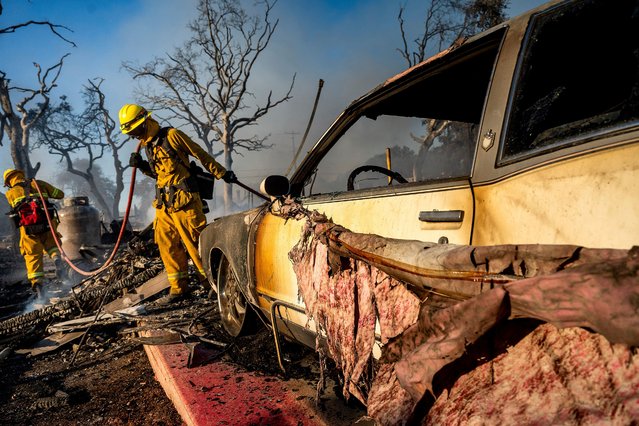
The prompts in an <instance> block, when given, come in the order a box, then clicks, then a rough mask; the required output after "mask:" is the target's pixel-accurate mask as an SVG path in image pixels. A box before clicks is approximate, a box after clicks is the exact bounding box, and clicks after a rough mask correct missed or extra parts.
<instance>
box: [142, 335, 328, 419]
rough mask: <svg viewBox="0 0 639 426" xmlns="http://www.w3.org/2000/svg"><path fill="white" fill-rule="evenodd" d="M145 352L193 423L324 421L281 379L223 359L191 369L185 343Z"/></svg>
mask: <svg viewBox="0 0 639 426" xmlns="http://www.w3.org/2000/svg"><path fill="white" fill-rule="evenodd" d="M144 350H145V351H146V353H147V356H148V357H149V361H150V363H151V365H152V367H153V370H154V372H155V375H156V378H157V380H158V381H159V382H160V383H161V385H162V387H163V388H164V391H165V392H166V394H167V395H168V397H169V398H170V399H171V401H172V402H173V404H174V405H175V407H176V409H177V411H178V413H180V415H181V416H182V419H183V420H184V422H185V423H186V424H187V425H189V426H191V425H193V426H204V425H293V426H298V425H324V424H326V422H324V421H323V420H322V419H321V418H320V417H318V416H317V413H316V412H314V411H313V409H312V405H313V403H312V402H311V401H309V399H308V398H307V397H304V396H300V395H298V394H296V393H295V392H294V390H292V389H289V388H288V387H287V384H286V383H285V382H284V381H282V380H280V379H278V378H274V377H262V376H256V375H254V374H252V373H250V372H246V371H243V370H241V369H240V368H239V367H238V366H235V365H233V364H229V363H226V362H221V361H215V362H212V363H210V364H207V365H204V366H200V367H195V368H187V362H188V356H189V350H188V349H187V348H186V346H185V345H183V344H173V345H162V346H144ZM305 403H306V404H305Z"/></svg>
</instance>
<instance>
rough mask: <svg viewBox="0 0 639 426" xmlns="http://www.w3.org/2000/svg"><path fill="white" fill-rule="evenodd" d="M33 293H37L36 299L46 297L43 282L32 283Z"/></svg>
mask: <svg viewBox="0 0 639 426" xmlns="http://www.w3.org/2000/svg"><path fill="white" fill-rule="evenodd" d="M31 291H33V292H34V293H35V296H36V299H42V298H43V297H44V285H43V283H42V281H34V282H32V283H31Z"/></svg>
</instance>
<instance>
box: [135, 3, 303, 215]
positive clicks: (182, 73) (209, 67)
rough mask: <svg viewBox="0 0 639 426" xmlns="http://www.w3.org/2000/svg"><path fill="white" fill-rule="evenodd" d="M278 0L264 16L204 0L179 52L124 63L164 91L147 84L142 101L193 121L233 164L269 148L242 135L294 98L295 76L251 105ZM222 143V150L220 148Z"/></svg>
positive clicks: (227, 196)
mask: <svg viewBox="0 0 639 426" xmlns="http://www.w3.org/2000/svg"><path fill="white" fill-rule="evenodd" d="M275 3H276V2H275V1H269V0H263V1H258V2H257V4H258V5H261V6H262V7H263V14H262V15H261V16H249V15H248V13H247V12H246V10H244V8H243V7H242V5H241V4H240V2H237V1H233V0H200V1H199V3H198V8H197V9H198V16H199V17H198V18H197V19H196V20H195V21H193V22H192V23H191V24H190V26H189V28H190V29H191V31H192V33H193V36H192V37H191V39H190V40H189V41H188V42H187V43H186V44H185V45H184V46H183V47H182V48H181V49H178V50H177V51H176V52H175V53H174V54H167V55H166V57H164V58H156V59H155V60H153V61H151V62H149V63H148V64H146V65H144V66H135V65H133V64H131V63H125V64H123V66H124V68H125V69H126V70H128V71H129V72H130V73H131V75H133V77H134V78H150V79H151V80H152V81H153V82H155V83H159V85H160V87H161V89H162V92H161V93H159V94H153V93H152V91H151V90H150V89H149V88H147V89H146V90H145V91H142V92H140V93H139V94H138V95H139V98H140V100H141V102H142V103H145V104H148V105H150V107H151V108H152V109H158V110H159V109H162V110H165V111H168V113H169V116H168V117H167V118H168V119H169V120H170V119H179V120H180V121H183V122H186V123H188V124H190V125H191V126H192V128H193V130H194V131H195V133H196V135H197V136H198V138H199V139H200V140H202V141H203V142H204V144H205V145H206V148H207V150H208V151H209V153H211V154H212V155H219V154H223V155H224V162H223V165H224V166H225V167H226V168H227V169H229V170H230V169H232V167H233V154H239V155H241V152H242V151H258V150H262V149H265V148H269V147H270V145H267V144H266V140H267V136H266V137H259V136H257V135H252V136H248V137H243V136H240V132H241V131H245V130H246V128H247V127H249V126H252V125H254V124H256V122H257V121H258V120H259V119H260V118H261V117H263V116H264V115H266V114H267V113H268V112H269V111H271V110H272V109H273V108H275V107H276V106H278V105H279V104H281V103H283V102H285V101H287V100H289V99H290V98H291V92H292V90H293V85H294V82H295V76H293V78H292V81H291V84H290V87H289V89H288V91H287V92H286V93H285V94H284V95H283V96H281V97H279V98H276V99H274V98H273V92H272V91H269V93H268V95H267V96H266V100H265V101H264V102H263V103H262V104H261V105H255V106H249V105H248V100H249V99H252V98H253V97H254V94H253V93H252V92H251V91H250V90H249V82H250V80H251V75H252V72H253V66H254V65H255V63H256V61H257V59H258V58H259V56H260V55H261V53H262V52H263V51H264V50H265V49H266V47H267V46H268V44H269V42H270V40H271V37H272V36H273V34H274V33H275V30H276V28H277V25H278V20H275V21H272V20H271V15H270V14H271V11H272V8H273V6H274V5H275ZM217 141H219V142H220V143H221V145H222V150H221V152H214V149H213V145H214V143H215V142H217ZM232 202H233V195H232V191H231V185H226V186H225V191H224V205H225V208H226V210H227V211H229V210H230V209H231V207H232Z"/></svg>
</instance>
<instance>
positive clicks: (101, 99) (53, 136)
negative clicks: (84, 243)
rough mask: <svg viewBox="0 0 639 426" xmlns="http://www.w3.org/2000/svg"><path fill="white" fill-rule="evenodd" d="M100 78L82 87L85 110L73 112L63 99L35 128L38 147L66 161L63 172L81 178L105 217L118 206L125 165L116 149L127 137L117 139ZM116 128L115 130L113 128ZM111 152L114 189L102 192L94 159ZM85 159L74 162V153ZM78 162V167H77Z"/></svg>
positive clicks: (113, 216) (110, 217) (116, 212)
mask: <svg viewBox="0 0 639 426" xmlns="http://www.w3.org/2000/svg"><path fill="white" fill-rule="evenodd" d="M102 82H103V80H102V79H95V80H89V81H88V84H87V85H85V86H84V89H83V97H84V101H85V109H84V111H83V112H82V113H81V114H74V112H73V110H72V108H71V106H70V105H69V104H68V103H67V102H66V100H65V99H63V100H62V102H61V103H60V104H59V105H56V106H55V107H52V108H50V109H49V111H48V112H47V113H46V114H45V115H44V116H43V117H42V119H41V120H40V123H39V125H38V127H37V130H38V132H39V136H40V138H39V140H38V143H37V144H38V145H37V146H38V147H44V148H46V149H47V150H48V152H49V153H50V154H52V155H55V156H59V157H60V158H61V161H64V163H65V164H66V171H67V172H68V173H71V174H73V175H75V176H79V177H81V178H82V179H84V180H85V181H86V182H87V184H88V186H89V188H90V191H91V193H92V194H93V196H94V197H95V199H96V201H97V203H98V205H99V206H100V208H101V210H102V211H103V212H104V215H105V218H106V219H107V220H109V221H110V220H113V219H117V218H118V217H119V205H120V198H121V194H122V191H123V189H124V178H123V175H124V171H125V170H126V169H128V168H129V166H128V165H123V164H122V162H121V161H120V156H119V151H120V150H121V149H122V147H123V146H124V145H125V144H126V141H127V139H125V140H122V141H120V140H119V138H118V136H119V129H117V127H116V124H115V121H114V120H113V119H112V118H111V115H110V114H109V110H108V109H107V108H106V106H105V95H104V93H103V92H102V90H101V88H100V86H101V84H102ZM116 129H117V130H116ZM107 151H111V154H112V160H113V168H114V170H115V189H114V191H113V192H112V193H108V192H105V191H104V185H103V184H102V180H104V177H103V176H100V174H99V173H98V171H99V169H98V167H97V166H98V162H100V160H102V159H103V158H107V157H106V156H105V153H106V152H107ZM79 154H80V155H82V157H83V158H86V162H78V161H77V160H76V159H75V158H76V157H77V156H78V155H79ZM80 165H82V167H80Z"/></svg>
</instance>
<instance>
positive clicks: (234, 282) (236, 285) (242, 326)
mask: <svg viewBox="0 0 639 426" xmlns="http://www.w3.org/2000/svg"><path fill="white" fill-rule="evenodd" d="M217 301H218V305H219V307H220V316H221V318H222V325H223V326H224V329H225V330H226V332H227V333H229V334H230V335H231V336H233V337H236V336H241V335H245V334H249V333H250V332H251V331H253V330H254V329H255V324H256V319H257V318H255V312H254V311H253V309H252V308H251V307H250V306H249V303H248V301H247V300H246V297H244V294H243V293H242V291H241V289H240V282H239V280H238V279H237V275H236V274H235V271H234V270H233V267H232V266H231V264H230V263H229V261H228V259H227V258H226V256H222V258H221V259H220V264H219V267H218V269H217Z"/></svg>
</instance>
